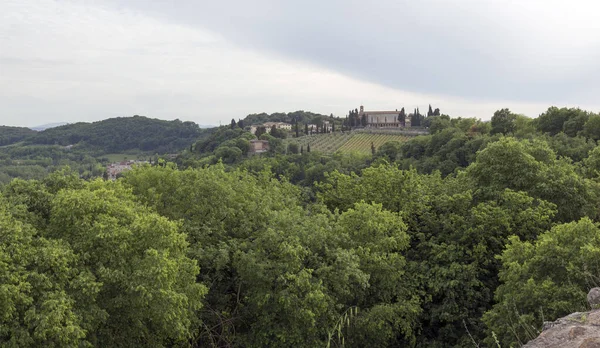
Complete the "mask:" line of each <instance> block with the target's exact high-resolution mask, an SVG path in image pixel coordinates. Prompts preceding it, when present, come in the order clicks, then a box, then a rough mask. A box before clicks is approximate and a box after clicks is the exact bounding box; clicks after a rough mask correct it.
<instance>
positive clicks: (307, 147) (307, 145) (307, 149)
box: [306, 144, 310, 152]
mask: <svg viewBox="0 0 600 348" xmlns="http://www.w3.org/2000/svg"><path fill="white" fill-rule="evenodd" d="M306 152H310V144H306Z"/></svg>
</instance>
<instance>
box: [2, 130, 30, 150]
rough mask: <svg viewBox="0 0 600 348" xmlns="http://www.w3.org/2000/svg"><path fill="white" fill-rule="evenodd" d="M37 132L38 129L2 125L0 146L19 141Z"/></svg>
mask: <svg viewBox="0 0 600 348" xmlns="http://www.w3.org/2000/svg"><path fill="white" fill-rule="evenodd" d="M35 134H36V131H34V130H31V129H29V128H25V127H9V126H0V146H5V145H10V144H14V143H17V142H19V141H22V140H24V139H26V138H28V137H31V136H34V135H35Z"/></svg>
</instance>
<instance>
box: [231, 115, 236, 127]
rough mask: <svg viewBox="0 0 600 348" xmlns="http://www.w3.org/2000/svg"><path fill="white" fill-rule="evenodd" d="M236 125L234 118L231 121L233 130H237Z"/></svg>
mask: <svg viewBox="0 0 600 348" xmlns="http://www.w3.org/2000/svg"><path fill="white" fill-rule="evenodd" d="M236 125H237V124H236V123H235V119H233V118H232V119H231V129H235V127H236Z"/></svg>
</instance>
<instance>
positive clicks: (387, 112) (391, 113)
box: [363, 110, 400, 115]
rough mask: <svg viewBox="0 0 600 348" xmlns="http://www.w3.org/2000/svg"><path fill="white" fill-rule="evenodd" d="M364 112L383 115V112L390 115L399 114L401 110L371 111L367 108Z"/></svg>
mask: <svg viewBox="0 0 600 348" xmlns="http://www.w3.org/2000/svg"><path fill="white" fill-rule="evenodd" d="M363 113H364V114H367V115H374V114H377V115H381V114H388V115H398V114H399V113H400V111H369V110H365V111H364V112H363Z"/></svg>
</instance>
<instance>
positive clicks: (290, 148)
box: [288, 143, 298, 154]
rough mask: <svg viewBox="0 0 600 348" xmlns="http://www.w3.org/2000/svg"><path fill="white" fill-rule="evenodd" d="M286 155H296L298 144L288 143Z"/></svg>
mask: <svg viewBox="0 0 600 348" xmlns="http://www.w3.org/2000/svg"><path fill="white" fill-rule="evenodd" d="M288 153H291V154H297V153H298V144H297V143H289V144H288Z"/></svg>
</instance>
